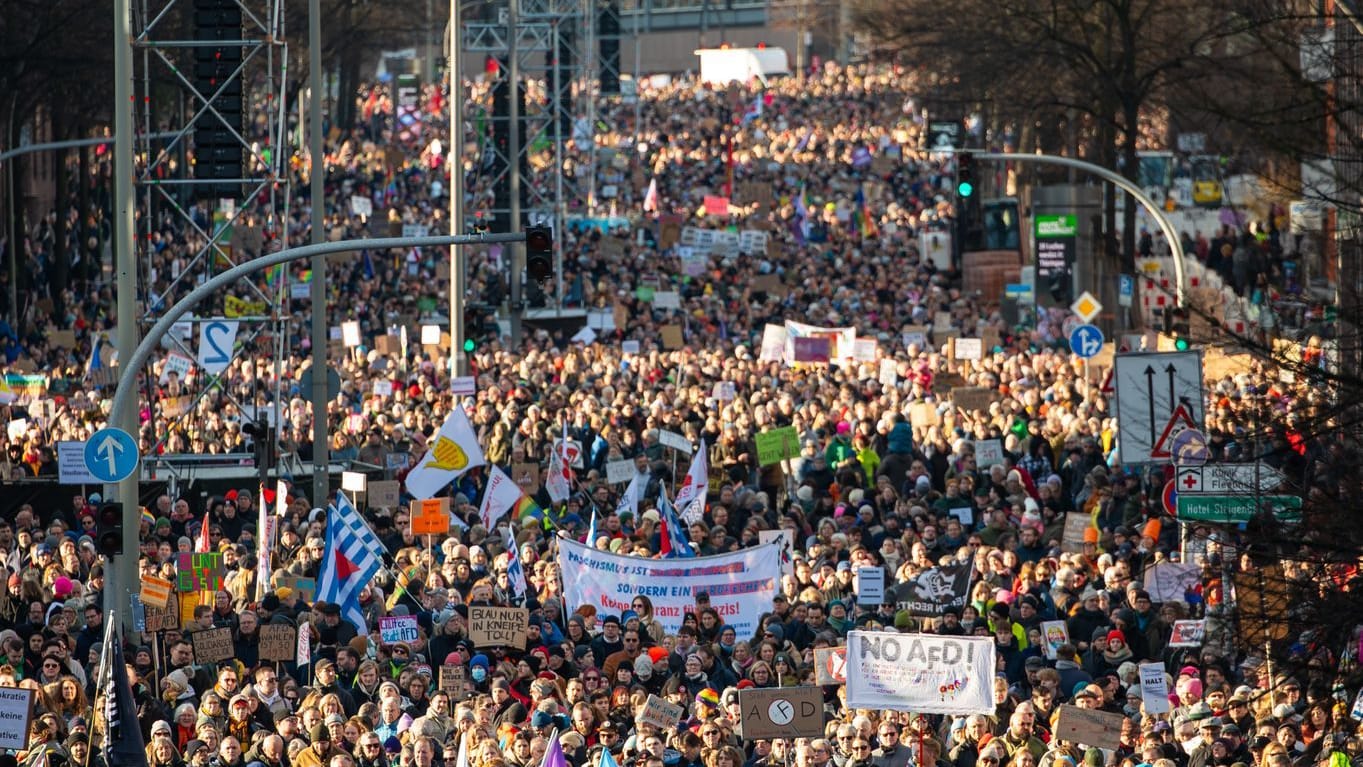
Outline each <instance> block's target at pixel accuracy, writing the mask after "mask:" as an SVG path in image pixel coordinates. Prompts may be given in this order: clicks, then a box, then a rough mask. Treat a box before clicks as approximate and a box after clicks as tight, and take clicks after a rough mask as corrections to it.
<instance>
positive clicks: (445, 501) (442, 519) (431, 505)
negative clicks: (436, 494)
mask: <svg viewBox="0 0 1363 767" xmlns="http://www.w3.org/2000/svg"><path fill="white" fill-rule="evenodd" d="M449 531H450V499H449V498H448V497H442V498H427V499H425V500H423V501H419V502H418V503H415V504H413V508H412V535H444V534H446V533H448V532H449Z"/></svg>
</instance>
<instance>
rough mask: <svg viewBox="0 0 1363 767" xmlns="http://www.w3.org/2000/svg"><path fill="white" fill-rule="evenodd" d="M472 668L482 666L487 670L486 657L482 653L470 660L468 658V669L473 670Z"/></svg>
mask: <svg viewBox="0 0 1363 767" xmlns="http://www.w3.org/2000/svg"><path fill="white" fill-rule="evenodd" d="M474 666H482V667H483V668H488V662H487V656H486V655H484V654H482V653H478V654H477V655H475V656H473V657H472V658H469V668H473V667H474Z"/></svg>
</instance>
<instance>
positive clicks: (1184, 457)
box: [1169, 429, 1211, 466]
mask: <svg viewBox="0 0 1363 767" xmlns="http://www.w3.org/2000/svg"><path fill="white" fill-rule="evenodd" d="M1169 452H1171V453H1173V454H1174V463H1175V464H1176V465H1178V466H1201V465H1202V464H1204V463H1206V462H1207V459H1208V458H1210V457H1211V456H1210V454H1209V452H1208V450H1207V435H1205V434H1203V433H1202V431H1201V430H1200V429H1184V430H1183V431H1181V432H1179V433H1178V434H1177V435H1176V436H1175V437H1174V444H1173V446H1172V447H1171V448H1169Z"/></svg>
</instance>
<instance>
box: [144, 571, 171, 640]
mask: <svg viewBox="0 0 1363 767" xmlns="http://www.w3.org/2000/svg"><path fill="white" fill-rule="evenodd" d="M174 590H175V584H174V583H173V582H171V581H168V580H166V579H164V578H157V577H155V576H152V575H144V576H142V588H141V590H140V591H139V592H138V597H139V598H140V599H141V600H142V604H144V605H147V606H149V607H159V608H161V609H165V606H166V603H167V602H169V601H170V593H171V592H172V591H174ZM149 630H150V629H149Z"/></svg>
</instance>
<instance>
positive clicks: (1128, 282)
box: [1117, 274, 1136, 307]
mask: <svg viewBox="0 0 1363 767" xmlns="http://www.w3.org/2000/svg"><path fill="white" fill-rule="evenodd" d="M1135 299H1136V278H1135V277H1134V276H1132V275H1130V274H1119V275H1117V305H1118V306H1124V307H1130V306H1131V304H1132V303H1133V302H1134V301H1135Z"/></svg>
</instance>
